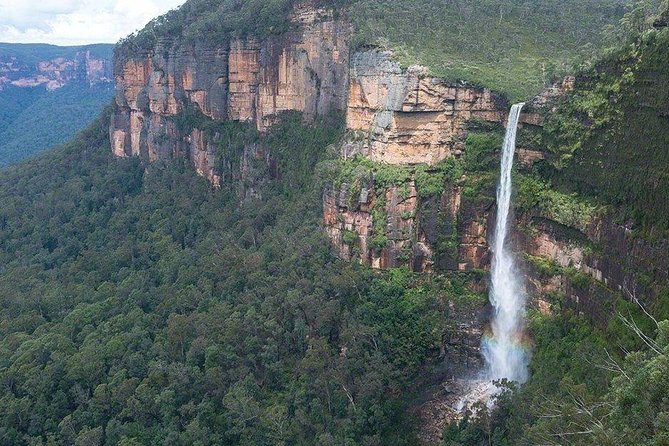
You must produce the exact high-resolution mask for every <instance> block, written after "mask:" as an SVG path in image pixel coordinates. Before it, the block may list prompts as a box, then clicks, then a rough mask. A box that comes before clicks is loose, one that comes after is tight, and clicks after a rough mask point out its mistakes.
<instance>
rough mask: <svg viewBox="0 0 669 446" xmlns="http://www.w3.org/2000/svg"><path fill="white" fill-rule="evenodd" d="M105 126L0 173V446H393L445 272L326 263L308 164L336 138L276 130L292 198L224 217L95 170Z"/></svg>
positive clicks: (181, 184)
mask: <svg viewBox="0 0 669 446" xmlns="http://www.w3.org/2000/svg"><path fill="white" fill-rule="evenodd" d="M107 126H108V115H107V114H105V116H104V117H103V118H100V119H99V120H98V121H97V122H96V123H95V124H94V125H93V126H92V127H91V128H89V129H88V130H86V131H85V132H84V133H83V134H81V135H80V136H78V137H77V138H76V139H75V140H74V141H73V142H71V143H68V144H67V145H65V146H64V147H62V148H59V149H56V150H54V151H52V152H50V153H48V154H45V155H42V156H40V157H38V158H36V159H34V160H33V161H31V162H30V163H26V164H24V165H21V166H20V167H17V168H11V169H9V170H8V171H6V172H4V173H2V174H1V175H0V209H1V211H0V222H1V225H0V246H1V248H2V251H1V259H2V262H1V265H2V266H1V267H0V296H1V298H0V299H1V301H0V308H1V313H0V338H1V341H0V381H1V382H2V383H3V386H2V387H1V388H0V407H2V408H3V410H2V414H1V415H0V423H1V424H0V443H2V444H7V445H27V444H31V445H34V444H77V445H79V444H125V445H130V444H156V443H158V444H171V445H178V444H183V445H191V444H201V445H217V444H230V445H234V444H240V445H241V444H243V445H250V444H253V445H276V444H286V445H288V444H291V445H313V444H314V441H316V442H317V443H318V444H320V445H335V444H341V443H342V442H343V443H346V444H351V445H354V444H360V445H362V444H365V445H374V444H376V445H382V444H396V445H401V444H413V443H412V442H413V440H412V434H411V432H412V429H413V426H414V425H413V424H411V423H410V422H409V419H408V418H407V416H408V414H407V412H406V410H407V407H408V406H407V405H408V399H409V398H410V394H408V393H406V389H407V386H409V384H410V383H411V381H412V380H413V379H414V378H415V377H416V376H417V374H418V373H419V372H420V370H421V364H423V363H425V361H426V358H430V357H433V356H435V357H436V356H438V354H439V348H440V347H439V345H440V343H441V341H442V336H445V333H446V332H448V331H449V330H452V329H453V328H454V327H453V321H449V320H448V319H447V318H445V316H446V315H447V314H448V313H447V311H448V310H447V308H448V302H449V300H451V299H462V298H463V288H462V280H463V279H464V278H457V277H454V278H452V279H449V278H447V277H442V278H439V277H434V278H432V279H430V280H429V281H427V280H425V279H424V278H421V277H419V276H414V275H411V274H409V273H408V272H407V271H402V270H397V271H392V272H388V273H387V274H381V275H378V274H374V273H372V272H371V271H368V270H366V269H364V268H361V267H358V266H356V265H354V264H350V263H347V262H342V261H337V260H335V258H334V256H333V254H332V253H331V251H330V249H329V248H328V244H327V242H326V241H325V237H324V235H323V233H322V232H321V230H320V229H319V219H320V213H319V208H318V206H314V203H316V202H318V200H319V195H320V192H319V187H320V185H319V184H318V183H317V182H316V179H315V177H314V176H313V170H314V169H313V167H314V163H315V162H316V161H317V160H318V159H323V157H324V156H325V154H326V153H327V152H326V151H325V150H324V148H325V146H326V145H327V144H328V143H329V142H331V141H334V140H335V138H337V137H338V135H339V134H340V127H339V126H337V125H333V124H332V122H331V121H328V125H326V123H325V122H323V123H321V124H317V125H315V126H313V127H304V126H302V125H301V124H299V120H298V121H295V120H288V121H287V124H286V125H282V126H279V127H278V128H276V132H275V133H274V132H273V133H270V134H269V135H268V136H267V137H266V138H267V139H266V140H265V139H263V141H265V142H264V143H266V144H271V145H272V147H273V148H274V149H275V151H276V152H278V153H282V150H283V153H288V154H289V155H288V156H291V157H297V158H299V159H311V161H309V163H308V164H305V165H303V166H301V167H299V168H296V169H295V170H294V169H293V167H291V166H294V164H292V163H285V164H283V163H282V165H285V166H286V169H287V170H285V171H284V177H285V178H287V179H291V180H287V181H294V179H295V178H302V179H303V180H302V181H303V182H302V183H301V184H302V186H301V188H300V190H301V192H300V193H297V194H295V193H293V192H291V189H290V188H289V187H288V184H290V183H288V182H286V183H283V182H279V183H276V182H274V183H270V184H267V185H266V187H264V188H263V189H262V190H261V193H262V198H256V199H253V200H251V201H249V202H247V203H246V204H245V205H244V206H242V207H239V203H238V197H237V195H236V194H235V193H234V192H233V191H231V190H230V189H227V190H226V189H222V190H212V188H211V187H210V185H209V184H208V183H207V182H206V181H205V180H204V179H202V178H199V177H197V176H195V175H193V172H192V170H191V169H190V168H188V167H186V166H185V165H184V164H181V163H175V164H172V165H153V166H152V167H150V168H149V169H148V170H146V171H145V169H144V167H143V166H141V164H140V162H139V160H137V159H114V158H112V156H111V152H110V148H109V143H108V140H107ZM288 149H290V151H288ZM308 153H313V154H315V156H310V157H305V155H306V154H308ZM298 155H299V156H298ZM279 162H282V161H281V158H280V159H279ZM310 172H311V173H310ZM305 175H306V176H305ZM293 184H294V183H293ZM480 298H481V297H475V299H480ZM428 362H429V360H428Z"/></svg>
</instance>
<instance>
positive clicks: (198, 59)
mask: <svg viewBox="0 0 669 446" xmlns="http://www.w3.org/2000/svg"><path fill="white" fill-rule="evenodd" d="M290 20H291V23H292V25H293V27H292V29H291V30H290V31H289V32H287V33H286V34H284V35H281V36H275V37H271V38H268V39H265V40H263V41H258V40H256V39H254V38H245V39H237V40H233V41H230V42H228V43H226V44H224V45H222V46H216V45H208V44H205V43H200V44H196V45H193V46H182V45H181V44H180V42H179V40H178V39H174V40H169V39H168V40H163V41H160V42H159V43H158V44H157V45H156V47H155V48H153V49H151V50H150V51H148V52H145V53H143V54H135V55H132V56H131V57H128V58H127V59H122V60H116V63H115V73H114V75H115V78H116V82H117V85H118V88H117V95H116V100H115V113H114V118H113V122H112V125H111V129H110V133H111V141H112V148H113V151H114V154H115V155H117V156H142V157H143V158H145V159H148V160H149V161H155V160H158V159H164V158H171V157H176V156H187V157H189V158H190V159H191V160H192V162H193V164H194V166H195V168H196V170H197V171H198V172H199V173H200V174H202V175H205V176H206V177H207V178H208V179H209V180H210V181H211V182H212V183H214V184H218V183H219V181H220V174H219V173H216V172H215V166H216V159H215V158H216V147H217V145H218V144H217V141H216V139H217V137H216V135H215V134H213V135H210V134H207V133H204V132H202V131H201V129H197V128H192V127H193V126H190V127H191V128H186V129H184V128H178V126H177V125H176V123H175V122H176V119H177V118H178V117H179V116H180V115H182V114H183V113H185V112H187V111H188V110H189V109H190V108H192V107H196V108H197V111H198V112H200V113H202V114H204V115H205V116H206V117H207V118H209V119H211V120H214V121H219V122H220V121H224V120H228V119H229V120H235V121H242V122H254V123H255V125H256V127H257V129H258V130H260V131H264V130H266V129H267V127H268V126H270V125H271V124H272V122H273V121H274V120H275V119H276V117H277V115H278V114H279V113H281V112H283V111H298V112H302V113H303V114H304V116H305V119H310V118H313V117H315V116H318V115H324V114H327V113H329V112H331V111H334V110H343V109H344V108H345V106H346V84H347V82H348V58H349V42H348V40H349V37H350V27H349V25H348V24H346V23H345V22H343V21H340V20H337V19H335V18H334V16H333V12H332V11H328V10H323V9H316V8H313V7H311V6H309V5H298V6H297V7H296V8H295V9H294V11H293V13H292V15H291V18H290Z"/></svg>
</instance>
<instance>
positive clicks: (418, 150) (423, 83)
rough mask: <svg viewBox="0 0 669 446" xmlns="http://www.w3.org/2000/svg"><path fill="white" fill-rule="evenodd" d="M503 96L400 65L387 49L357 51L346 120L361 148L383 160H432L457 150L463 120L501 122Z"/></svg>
mask: <svg viewBox="0 0 669 446" xmlns="http://www.w3.org/2000/svg"><path fill="white" fill-rule="evenodd" d="M507 105H508V104H507V101H506V100H505V99H504V98H503V97H501V96H499V95H496V94H494V93H493V92H491V91H490V90H488V89H483V88H476V87H472V86H468V85H465V84H458V83H452V82H446V81H444V80H441V79H437V78H434V77H432V76H429V75H427V73H426V70H425V69H423V68H421V67H411V68H409V69H408V70H403V69H402V68H401V67H400V65H399V63H397V62H395V61H393V60H392V58H391V54H390V53H389V52H382V51H376V50H374V51H366V52H362V53H356V54H354V55H353V56H352V60H351V75H350V85H349V91H348V105H347V109H346V124H347V127H348V128H349V129H350V130H355V131H359V132H361V134H363V135H364V137H363V140H362V141H360V143H359V144H358V146H359V147H358V150H359V152H360V153H362V154H364V155H365V156H367V157H369V158H370V159H372V160H374V161H378V162H383V163H388V164H418V163H426V164H436V163H438V162H439V161H442V160H443V159H445V158H447V157H450V156H456V155H457V154H458V152H461V151H462V148H463V142H464V138H465V136H466V133H467V123H468V122H469V121H471V120H473V119H479V120H483V121H491V122H498V123H501V122H503V120H504V119H505V116H506V113H507V108H508V107H507Z"/></svg>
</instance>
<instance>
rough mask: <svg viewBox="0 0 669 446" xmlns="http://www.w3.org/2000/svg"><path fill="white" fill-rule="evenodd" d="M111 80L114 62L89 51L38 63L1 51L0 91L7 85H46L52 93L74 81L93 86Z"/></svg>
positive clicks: (38, 61)
mask: <svg viewBox="0 0 669 446" xmlns="http://www.w3.org/2000/svg"><path fill="white" fill-rule="evenodd" d="M112 79H113V77H112V61H111V60H110V59H108V58H102V57H98V56H95V55H94V54H93V53H92V52H91V51H90V50H86V49H82V50H80V51H77V52H76V53H74V54H73V55H66V56H58V57H54V58H49V59H44V60H37V61H32V60H30V61H29V60H26V59H25V58H22V57H21V56H20V55H16V54H11V53H9V54H4V53H3V52H2V51H0V90H2V89H3V88H5V87H8V86H14V87H39V86H44V87H45V88H46V89H47V90H49V91H53V90H57V89H59V88H62V87H63V86H65V85H67V84H69V83H71V82H85V83H87V84H88V85H89V86H94V85H97V84H101V83H111V82H112V81H113V80H112Z"/></svg>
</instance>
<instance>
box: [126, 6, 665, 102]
mask: <svg viewBox="0 0 669 446" xmlns="http://www.w3.org/2000/svg"><path fill="white" fill-rule="evenodd" d="M658 2H659V0H641V1H639V2H636V3H634V4H631V5H629V4H628V3H629V2H626V1H625V0H586V1H581V0H523V1H509V0H481V1H476V2H472V1H465V0H456V1H448V2H444V1H434V0H321V1H320V2H317V5H323V6H327V7H332V8H333V9H334V10H335V11H337V13H341V14H342V15H345V16H346V17H347V18H348V19H349V20H351V22H352V23H353V24H354V26H355V29H356V37H355V45H356V46H357V47H364V46H370V45H372V46H380V47H383V48H387V49H391V50H393V51H394V52H395V54H396V56H397V58H398V59H399V60H400V62H402V64H403V65H407V66H408V65H411V64H421V65H424V66H426V67H428V68H429V70H430V72H431V74H433V75H435V76H438V77H444V78H447V79H450V80H463V81H469V82H472V83H475V84H478V85H482V86H485V87H489V88H491V89H493V90H497V91H500V92H502V93H505V94H506V95H508V96H509V98H511V99H513V100H516V99H522V98H527V97H530V96H532V95H534V94H536V93H538V92H539V91H540V90H541V88H542V87H543V86H545V85H546V84H548V83H550V82H551V81H553V80H554V78H555V76H558V75H562V74H565V73H567V72H570V71H573V70H574V67H579V66H582V65H583V64H585V63H586V62H588V61H589V60H592V59H593V58H594V57H596V56H597V55H599V54H601V52H602V50H603V48H605V47H606V46H608V45H609V44H611V43H612V42H613V41H615V38H616V36H617V35H618V34H620V33H618V32H617V30H618V29H619V28H620V21H621V19H623V18H624V17H626V18H627V22H625V25H626V26H628V27H637V26H639V23H643V22H644V21H647V17H649V16H650V15H652V14H653V13H654V12H655V11H656V10H657V3H658ZM294 3H295V0H271V1H260V0H190V1H188V2H186V3H185V4H184V5H183V6H181V7H180V8H178V9H175V10H172V11H170V12H168V13H167V14H165V15H163V16H161V17H158V18H156V19H154V20H152V21H151V22H150V23H149V24H148V25H147V26H146V27H145V28H144V29H143V30H141V31H139V32H138V33H136V34H134V35H131V36H129V37H128V38H126V39H123V40H122V41H121V42H120V45H119V46H118V47H117V56H118V57H120V58H123V57H128V56H132V55H133V54H141V53H142V52H145V51H149V50H150V49H151V48H153V46H154V45H155V44H156V43H157V42H158V41H160V40H162V39H165V38H170V37H171V38H176V37H178V38H179V41H180V43H181V44H184V42H185V44H191V45H195V44H198V45H199V44H207V42H211V43H213V44H219V45H221V44H225V43H226V42H228V41H229V40H230V39H232V38H243V37H246V36H254V37H258V38H264V37H267V36H269V35H278V34H282V33H284V32H286V31H287V30H289V29H290V26H291V24H290V22H289V20H288V16H289V13H290V10H291V7H292V6H293V4H294ZM626 14H627V15H626Z"/></svg>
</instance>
